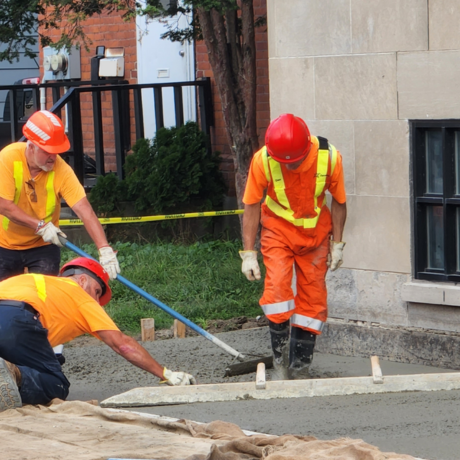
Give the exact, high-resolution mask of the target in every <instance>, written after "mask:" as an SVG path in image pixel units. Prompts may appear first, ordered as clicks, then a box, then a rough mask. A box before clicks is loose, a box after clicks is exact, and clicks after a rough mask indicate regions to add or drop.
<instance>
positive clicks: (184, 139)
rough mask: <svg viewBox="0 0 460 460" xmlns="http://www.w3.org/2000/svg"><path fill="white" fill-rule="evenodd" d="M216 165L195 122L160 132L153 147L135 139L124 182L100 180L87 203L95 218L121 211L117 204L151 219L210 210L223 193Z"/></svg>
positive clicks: (218, 203) (108, 178)
mask: <svg viewBox="0 0 460 460" xmlns="http://www.w3.org/2000/svg"><path fill="white" fill-rule="evenodd" d="M219 164H220V157H219V153H218V152H215V153H213V154H210V153H209V152H208V149H207V139H206V135H205V134H204V133H203V132H202V131H201V130H200V129H199V127H198V125H197V124H196V123H194V122H188V123H186V124H185V125H184V126H181V127H180V128H170V129H167V128H162V129H160V130H158V132H157V135H156V137H155V139H154V140H153V141H152V142H150V141H148V140H146V139H140V140H139V141H138V142H137V143H136V144H135V145H134V147H133V154H132V155H129V156H128V157H127V159H126V164H125V172H126V179H125V180H124V181H121V182H119V181H118V179H117V178H116V177H115V176H114V175H107V176H105V177H101V178H99V179H98V181H97V183H96V186H95V187H94V188H93V190H92V191H91V195H90V201H91V203H92V205H93V206H94V207H95V209H96V210H97V211H98V212H99V213H107V212H111V211H114V210H115V209H117V208H118V209H120V201H122V199H123V200H125V201H133V202H134V203H135V207H136V209H137V210H138V211H148V212H153V213H156V214H164V213H177V212H184V211H189V212H192V210H193V211H195V210H196V208H199V210H214V209H215V208H219V207H221V206H222V201H223V196H224V193H225V183H224V180H223V177H222V174H221V172H220V170H219ZM192 208H193V209H192Z"/></svg>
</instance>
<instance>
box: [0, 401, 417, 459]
mask: <svg viewBox="0 0 460 460" xmlns="http://www.w3.org/2000/svg"><path fill="white" fill-rule="evenodd" d="M0 458H2V459H8V460H44V459H50V460H61V459H62V460H106V459H108V458H128V459H165V460H168V459H187V460H204V459H209V460H224V459H225V460H249V459H259V458H260V459H266V460H297V459H299V460H300V459H309V460H331V459H337V458H340V459H341V460H384V459H385V460H396V459H401V460H414V457H411V456H408V455H398V454H391V453H385V454H384V453H382V452H380V451H379V450H378V449H377V448H376V447H373V446H371V445H369V444H366V443H365V442H363V441H361V440H355V439H348V438H341V439H336V440H333V441H319V440H317V439H316V438H313V437H305V436H293V435H284V436H265V435H259V434H252V435H247V434H245V433H244V432H243V431H242V430H241V429H240V428H239V427H238V426H237V425H234V424H231V423H226V422H221V421H216V422H212V423H208V424H199V423H196V422H191V421H187V420H173V419H167V418H160V417H156V418H155V417H152V416H148V415H147V414H146V415H144V414H136V413H132V412H128V411H112V410H110V409H102V408H100V407H98V406H95V405H92V404H88V403H85V402H80V401H73V402H61V403H57V404H53V405H51V406H49V407H43V406H25V407H22V408H20V409H14V410H13V409H12V410H8V411H5V412H2V413H0Z"/></svg>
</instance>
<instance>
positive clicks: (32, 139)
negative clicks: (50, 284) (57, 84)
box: [0, 110, 120, 281]
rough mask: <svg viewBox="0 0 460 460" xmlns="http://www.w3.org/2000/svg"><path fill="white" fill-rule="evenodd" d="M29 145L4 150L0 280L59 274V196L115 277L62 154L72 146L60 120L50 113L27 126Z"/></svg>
mask: <svg viewBox="0 0 460 460" xmlns="http://www.w3.org/2000/svg"><path fill="white" fill-rule="evenodd" d="M23 134H24V136H25V137H26V139H27V142H15V143H13V144H10V145H8V146H7V147H5V148H4V149H3V150H2V151H1V152H0V177H1V178H2V179H1V181H0V281H1V280H4V279H5V278H8V277H10V276H14V275H19V274H21V273H24V269H25V268H27V269H28V272H29V273H42V274H46V275H57V274H58V273H59V265H60V247H62V244H61V242H60V241H59V235H61V236H65V235H64V233H63V232H62V231H61V230H60V229H59V215H60V211H61V198H63V199H64V200H65V201H66V202H67V204H68V205H69V206H70V207H71V208H72V210H73V211H74V212H75V213H76V214H77V216H78V217H79V218H80V219H81V220H82V221H83V224H84V226H85V229H86V230H87V232H88V234H89V235H90V237H91V238H92V240H93V241H94V243H95V245H96V247H97V249H98V251H99V261H100V263H101V264H102V266H103V267H104V268H105V270H107V273H108V274H109V276H110V278H111V279H115V278H116V276H117V273H119V272H120V266H119V264H118V260H117V256H116V252H115V251H114V250H113V249H112V248H111V247H110V245H109V243H108V242H107V238H106V236H105V233H104V229H103V228H102V226H101V224H100V222H99V220H98V219H97V217H96V214H95V213H94V211H93V209H92V207H91V205H90V203H89V201H88V199H87V198H86V193H85V190H84V188H83V186H82V185H81V184H80V182H79V181H78V179H77V177H76V175H75V173H74V172H73V170H72V168H71V167H70V166H69V165H68V164H67V163H66V162H65V161H64V160H63V159H62V158H61V157H60V156H59V154H60V153H64V152H66V151H67V150H69V148H70V142H69V139H68V138H67V136H66V134H65V130H64V125H63V124H62V121H61V120H60V119H59V118H58V117H57V116H56V115H54V114H53V113H51V112H48V111H46V110H42V111H39V112H35V113H34V114H33V115H32V116H31V117H30V118H29V119H28V121H27V123H26V124H25V125H24V128H23Z"/></svg>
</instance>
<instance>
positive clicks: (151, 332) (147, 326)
mask: <svg viewBox="0 0 460 460" xmlns="http://www.w3.org/2000/svg"><path fill="white" fill-rule="evenodd" d="M141 334H142V341H143V342H153V341H154V340H155V320H154V319H153V318H143V319H141Z"/></svg>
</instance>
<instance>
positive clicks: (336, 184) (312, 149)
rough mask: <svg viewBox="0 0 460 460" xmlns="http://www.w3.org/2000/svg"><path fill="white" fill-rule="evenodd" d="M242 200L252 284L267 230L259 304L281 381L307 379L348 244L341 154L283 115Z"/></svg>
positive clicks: (247, 269)
mask: <svg viewBox="0 0 460 460" xmlns="http://www.w3.org/2000/svg"><path fill="white" fill-rule="evenodd" d="M326 190H329V192H330V193H331V195H332V204H331V209H330V210H329V208H328V206H327V205H326V197H325V192H326ZM265 192H266V198H265V201H264V202H263V203H262V205H261V201H262V199H263V197H264V193H265ZM243 202H244V205H245V206H244V215H243V245H244V250H243V251H240V256H241V258H242V259H243V265H242V272H243V273H244V274H245V275H246V277H247V279H248V280H250V281H253V280H256V279H260V268H259V264H258V261H257V251H256V250H255V248H254V245H255V241H256V236H257V232H258V227H259V223H260V224H261V226H262V230H261V252H262V255H263V261H264V264H265V268H266V275H265V285H264V286H265V288H264V293H263V295H262V298H261V299H260V302H259V303H260V305H261V307H262V310H263V311H264V313H265V316H266V317H267V318H268V320H269V327H270V337H271V345H272V350H273V365H274V378H275V379H288V378H289V379H295V378H304V377H305V378H306V377H308V369H309V366H310V364H311V361H312V359H313V351H314V347H315V341H316V336H317V335H319V334H321V331H322V330H323V327H324V324H325V322H326V320H327V291H326V282H325V277H326V273H327V269H328V267H329V268H330V270H332V271H334V270H336V269H337V268H338V267H339V266H340V265H341V264H342V255H343V254H342V253H343V248H344V246H345V243H344V242H342V233H343V228H344V225H345V220H346V213H347V208H346V194H345V186H344V179H343V169H342V157H341V155H340V153H339V152H338V151H337V150H336V148H335V147H334V146H333V145H331V144H330V143H329V142H328V141H327V139H325V138H322V137H313V136H311V135H310V132H309V130H308V127H307V125H306V124H305V122H304V121H303V120H302V119H301V118H299V117H296V116H294V115H292V114H283V115H281V116H280V117H278V118H276V119H275V120H273V121H272V122H271V123H270V125H269V127H268V129H267V132H266V135H265V146H264V147H262V148H261V149H260V150H259V151H258V152H256V153H255V154H254V157H253V159H252V162H251V166H250V169H249V173H248V180H247V184H246V189H245V193H244V197H243ZM293 267H294V268H295V276H296V286H295V288H296V293H295V292H294V291H293V288H292V279H293Z"/></svg>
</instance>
